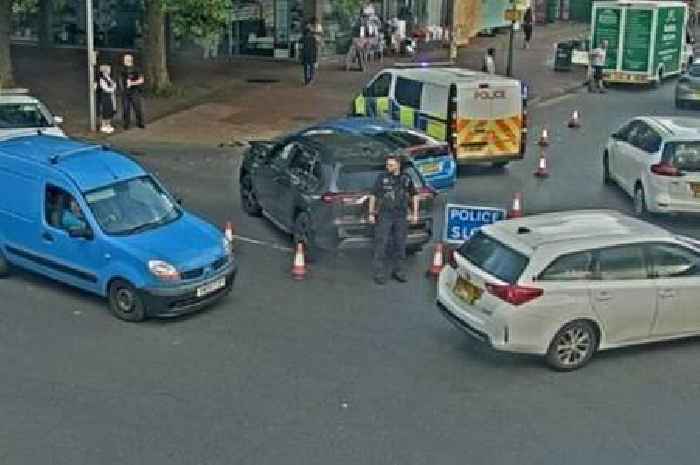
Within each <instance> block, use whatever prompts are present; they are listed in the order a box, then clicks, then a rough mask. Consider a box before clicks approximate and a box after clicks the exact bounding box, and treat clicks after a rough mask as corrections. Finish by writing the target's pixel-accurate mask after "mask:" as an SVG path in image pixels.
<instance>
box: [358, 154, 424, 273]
mask: <svg viewBox="0 0 700 465" xmlns="http://www.w3.org/2000/svg"><path fill="white" fill-rule="evenodd" d="M418 202H419V199H418V193H417V191H416V187H415V185H414V184H413V180H412V179H411V177H410V176H409V175H408V174H406V173H402V172H401V161H400V160H399V157H398V156H396V155H392V156H389V157H387V159H386V172H384V173H382V174H380V175H379V176H377V180H376V182H375V183H374V188H373V189H372V193H371V195H370V197H369V221H370V223H371V224H373V225H374V255H373V264H372V265H373V269H374V282H376V283H377V284H380V285H381V284H385V283H386V280H387V271H388V266H387V265H389V266H391V276H392V277H393V278H394V279H396V280H397V281H399V282H402V283H405V282H406V281H407V280H408V278H407V277H406V272H405V270H404V266H405V261H406V238H407V236H408V222H409V219H408V218H407V216H408V212H409V207H410V208H411V215H410V222H411V224H416V223H417V222H418ZM389 246H391V247H389Z"/></svg>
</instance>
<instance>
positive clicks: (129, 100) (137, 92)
mask: <svg viewBox="0 0 700 465" xmlns="http://www.w3.org/2000/svg"><path fill="white" fill-rule="evenodd" d="M123 64H124V67H123V68H122V72H121V76H120V79H119V84H120V88H121V92H122V112H123V118H124V129H129V126H130V125H131V110H132V108H133V110H134V114H135V115H136V124H137V125H138V127H140V128H142V129H143V128H145V127H146V126H145V125H144V124H143V104H142V102H141V92H142V89H143V83H144V79H143V74H142V73H141V71H140V70H139V69H138V68H136V67H135V66H134V57H133V56H132V55H131V54H129V53H127V54H126V55H124V58H123Z"/></svg>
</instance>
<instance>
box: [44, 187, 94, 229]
mask: <svg viewBox="0 0 700 465" xmlns="http://www.w3.org/2000/svg"><path fill="white" fill-rule="evenodd" d="M45 199H46V205H45V211H46V223H47V224H48V225H49V226H51V227H53V228H56V229H63V230H65V231H70V230H71V229H74V228H80V227H82V226H83V225H84V224H85V216H84V215H83V211H82V210H81V209H80V206H79V205H78V202H76V201H75V199H74V198H73V196H72V195H70V194H69V193H68V192H66V191H64V190H63V189H60V188H58V187H55V186H51V185H47V186H46V196H45Z"/></svg>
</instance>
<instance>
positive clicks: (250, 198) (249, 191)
mask: <svg viewBox="0 0 700 465" xmlns="http://www.w3.org/2000/svg"><path fill="white" fill-rule="evenodd" d="M241 205H243V210H244V211H245V212H246V213H247V214H249V215H250V216H260V215H262V208H261V207H260V204H259V203H258V198H257V197H256V196H255V191H254V190H253V179H252V178H251V177H250V175H249V174H246V175H244V176H243V177H242V178H241Z"/></svg>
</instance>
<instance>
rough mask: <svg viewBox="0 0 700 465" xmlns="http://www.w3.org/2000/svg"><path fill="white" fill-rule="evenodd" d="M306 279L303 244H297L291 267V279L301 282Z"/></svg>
mask: <svg viewBox="0 0 700 465" xmlns="http://www.w3.org/2000/svg"><path fill="white" fill-rule="evenodd" d="M305 277H306V261H305V259H304V243H303V242H299V243H297V250H296V252H295V253H294V264H293V265H292V278H294V279H296V280H297V281H301V280H303V279H304V278H305Z"/></svg>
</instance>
